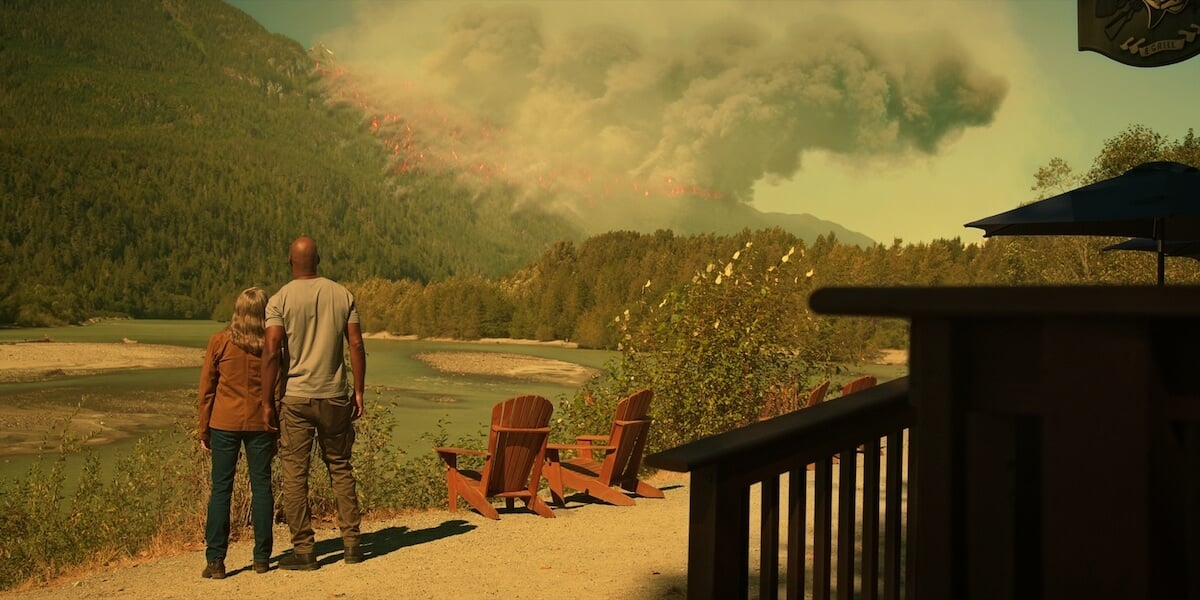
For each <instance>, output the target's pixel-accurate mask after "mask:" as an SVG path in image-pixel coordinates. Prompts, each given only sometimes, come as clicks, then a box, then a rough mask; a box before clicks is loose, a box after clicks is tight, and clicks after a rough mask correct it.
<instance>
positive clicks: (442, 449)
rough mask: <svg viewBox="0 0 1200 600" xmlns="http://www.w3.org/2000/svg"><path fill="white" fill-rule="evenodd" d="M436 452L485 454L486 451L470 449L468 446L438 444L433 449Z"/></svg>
mask: <svg viewBox="0 0 1200 600" xmlns="http://www.w3.org/2000/svg"><path fill="white" fill-rule="evenodd" d="M433 451H434V452H437V453H438V454H474V455H475V456H487V452H484V451H482V450H471V449H470V448H452V447H449V446H438V447H437V448H434V449H433Z"/></svg>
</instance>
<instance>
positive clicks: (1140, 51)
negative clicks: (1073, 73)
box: [1079, 0, 1200, 67]
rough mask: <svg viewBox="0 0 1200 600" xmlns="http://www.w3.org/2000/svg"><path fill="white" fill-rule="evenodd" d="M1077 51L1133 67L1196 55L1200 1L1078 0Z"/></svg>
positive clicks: (1199, 39)
mask: <svg viewBox="0 0 1200 600" xmlns="http://www.w3.org/2000/svg"><path fill="white" fill-rule="evenodd" d="M1079 49H1080V50H1091V51H1093V52H1099V53H1100V54H1103V55H1105V56H1107V57H1109V58H1111V59H1113V60H1115V61H1119V62H1123V63H1125V64H1127V65H1133V66H1135V67H1161V66H1163V65H1169V64H1173V63H1177V62H1179V61H1183V60H1187V59H1189V58H1191V57H1193V56H1196V55H1197V54H1200V0H1079Z"/></svg>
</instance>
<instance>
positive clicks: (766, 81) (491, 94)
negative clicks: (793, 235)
mask: <svg viewBox="0 0 1200 600" xmlns="http://www.w3.org/2000/svg"><path fill="white" fill-rule="evenodd" d="M647 5H648V6H647ZM691 6H692V4H691V3H686V2H662V3H635V2H616V3H604V4H600V3H575V2H561V3H542V4H531V5H530V4H526V5H498V4H490V3H489V4H481V5H475V6H471V7H469V8H464V7H462V6H461V5H455V6H454V7H452V8H448V7H446V5H444V4H427V3H404V4H397V5H393V4H390V3H381V4H371V3H367V4H365V5H363V10H362V12H360V14H359V22H360V26H359V27H356V28H355V29H354V30H352V31H350V30H348V31H343V32H339V33H335V34H333V35H331V36H330V37H329V38H328V40H327V42H326V43H327V45H328V46H329V48H331V49H332V50H333V51H334V52H335V53H336V56H337V58H338V60H339V61H340V64H342V65H344V66H346V67H347V68H348V69H349V71H350V72H352V73H354V77H355V79H354V93H355V94H361V96H362V97H363V98H367V99H368V100H367V101H366V103H367V104H368V105H369V106H368V108H371V109H377V111H378V112H379V113H380V115H381V117H380V118H382V119H383V120H384V122H383V123H380V124H378V127H380V128H382V130H383V131H384V132H385V133H388V134H389V135H391V136H392V138H393V140H394V142H393V143H395V144H396V145H397V149H396V151H395V152H394V153H395V154H396V156H397V159H396V160H397V162H398V163H400V164H401V165H403V166H404V167H410V166H411V167H413V168H418V167H419V168H430V167H432V166H434V165H436V166H437V168H459V169H462V170H464V171H466V172H471V173H475V174H476V175H478V176H480V177H483V178H487V179H490V178H496V179H501V180H504V181H508V182H518V183H521V184H523V185H525V186H528V187H531V188H534V189H537V188H540V189H544V190H546V191H547V193H549V194H552V195H558V196H562V195H564V194H562V193H561V192H571V193H570V194H565V195H568V196H572V197H573V198H575V199H576V200H579V199H583V200H588V199H592V200H596V199H602V198H604V197H605V196H606V195H635V196H636V195H651V194H655V195H663V196H702V197H703V196H707V197H727V198H733V199H737V200H741V201H746V200H749V199H750V196H751V191H752V188H753V186H754V184H755V182H758V181H760V180H764V179H774V178H787V177H789V176H791V175H793V174H795V173H796V172H797V171H798V170H799V169H801V168H802V161H803V158H804V155H805V152H806V151H810V150H827V151H832V152H835V153H840V154H843V155H849V156H864V157H868V156H871V157H888V158H903V157H904V156H907V155H911V154H913V153H925V154H929V153H936V152H937V151H938V149H939V144H940V143H941V142H942V141H943V140H945V139H947V136H952V135H954V134H956V133H957V132H960V131H962V130H963V129H964V128H966V127H970V126H980V125H986V124H988V123H989V122H990V121H991V119H992V118H993V115H995V113H996V111H997V109H998V108H999V106H1000V104H1001V101H1002V100H1003V98H1004V96H1005V94H1006V92H1007V84H1006V82H1005V81H1004V80H1003V79H1001V78H999V77H997V76H995V75H992V74H990V73H988V72H986V71H985V70H984V69H982V68H981V67H980V66H979V65H977V64H976V63H974V62H973V61H972V60H971V59H970V58H969V54H968V52H966V51H965V48H964V47H963V45H962V44H961V43H959V42H958V41H957V40H956V39H955V38H953V37H951V36H950V35H948V34H944V33H935V32H928V33H925V34H922V35H920V36H913V37H901V36H900V35H899V34H894V35H887V36H883V35H878V34H870V33H868V32H867V30H865V29H863V28H862V27H861V26H860V25H858V24H856V23H855V22H853V21H851V20H848V19H845V18H839V17H833V16H828V15H826V16H818V15H814V14H809V13H811V12H812V10H813V9H814V8H818V7H820V4H818V3H813V2H795V3H782V4H776V5H773V6H774V10H773V11H765V10H750V8H761V7H762V5H750V4H743V3H719V4H714V3H703V4H697V5H695V6H697V7H698V8H697V9H696V10H694V11H693V10H690V9H689V7H691ZM564 7H565V8H564ZM718 7H719V8H722V9H723V10H722V11H717V10H716V8H718ZM738 8H747V9H746V10H737V9H738ZM731 9H732V10H731ZM385 113H386V114H385ZM389 127H390V128H391V129H390V130H388V129H387V128H389ZM389 131H390V133H389Z"/></svg>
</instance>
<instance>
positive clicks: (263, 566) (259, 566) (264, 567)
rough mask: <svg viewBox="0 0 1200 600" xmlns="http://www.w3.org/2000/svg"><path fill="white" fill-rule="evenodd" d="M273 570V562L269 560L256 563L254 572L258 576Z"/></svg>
mask: <svg viewBox="0 0 1200 600" xmlns="http://www.w3.org/2000/svg"><path fill="white" fill-rule="evenodd" d="M270 570H271V562H270V561H267V560H256V561H254V572H255V573H258V574H260V575H261V574H263V573H266V572H267V571H270Z"/></svg>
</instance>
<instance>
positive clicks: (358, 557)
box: [342, 544, 363, 565]
mask: <svg viewBox="0 0 1200 600" xmlns="http://www.w3.org/2000/svg"><path fill="white" fill-rule="evenodd" d="M342 560H343V561H345V562H346V564H348V565H354V564H358V563H360V562H362V561H363V551H362V546H360V545H358V544H350V545H347V546H346V549H345V550H344V551H343V552H342Z"/></svg>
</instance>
